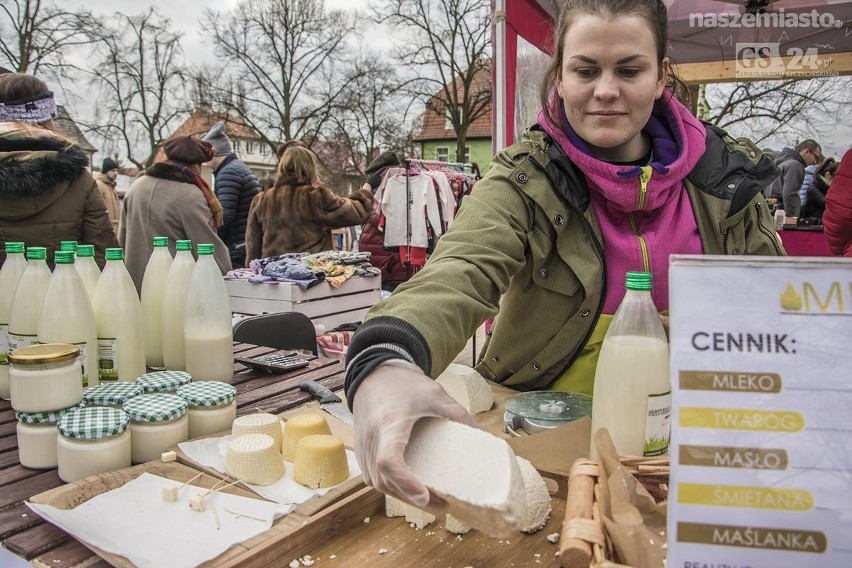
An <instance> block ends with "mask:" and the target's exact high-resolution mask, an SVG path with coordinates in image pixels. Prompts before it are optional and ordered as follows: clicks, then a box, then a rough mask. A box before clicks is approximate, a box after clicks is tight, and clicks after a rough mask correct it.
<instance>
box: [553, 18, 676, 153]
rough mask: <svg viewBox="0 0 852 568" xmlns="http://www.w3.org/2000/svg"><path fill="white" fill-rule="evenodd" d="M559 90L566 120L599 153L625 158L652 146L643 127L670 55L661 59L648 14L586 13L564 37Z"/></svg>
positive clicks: (660, 92) (659, 92)
mask: <svg viewBox="0 0 852 568" xmlns="http://www.w3.org/2000/svg"><path fill="white" fill-rule="evenodd" d="M562 57H563V62H562V69H560V70H559V76H558V77H557V83H556V90H557V92H558V93H559V97H560V98H561V99H562V103H563V105H564V107H565V114H566V115H567V116H568V123H569V124H570V125H571V127H572V128H573V129H574V131H575V132H576V133H577V134H578V135H579V136H580V137H581V138H582V139H583V140H585V141H586V143H587V144H588V145H589V149H590V150H591V152H592V153H593V154H594V155H595V156H596V157H597V158H599V159H601V160H605V161H613V162H627V161H632V160H638V159H640V158H641V157H642V156H643V155H644V154H645V153H646V152H647V149H648V146H647V143H646V142H644V141H643V139H642V135H641V131H642V128H643V127H644V126H645V124H646V123H647V122H648V118H649V117H650V116H651V109H652V108H653V106H654V101H655V100H656V99H658V98H659V97H660V96H661V95H662V94H663V89H664V87H665V84H666V78H667V75H668V64H669V62H668V58H666V59H665V60H663V65H662V67H661V66H660V65H658V64H657V47H656V44H655V41H654V35H653V33H652V32H651V28H650V25H649V23H648V21H647V20H645V19H644V18H642V17H641V16H637V15H624V16H615V17H613V18H611V19H606V20H604V19H602V18H600V17H598V16H593V15H588V14H587V15H582V16H579V17H578V18H576V20H575V21H574V22H573V23H572V24H571V27H570V28H569V29H568V32H567V33H566V34H565V39H564V41H563V42H562Z"/></svg>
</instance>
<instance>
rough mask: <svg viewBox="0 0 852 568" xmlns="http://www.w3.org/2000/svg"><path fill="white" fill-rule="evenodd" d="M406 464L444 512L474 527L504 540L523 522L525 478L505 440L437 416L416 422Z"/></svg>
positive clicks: (406, 451)
mask: <svg viewBox="0 0 852 568" xmlns="http://www.w3.org/2000/svg"><path fill="white" fill-rule="evenodd" d="M405 461H406V463H407V464H408V467H409V468H410V469H411V472H412V473H413V474H414V475H415V477H417V478H418V479H419V480H420V482H421V483H423V484H424V485H425V486H426V487H428V488H429V490H430V491H432V493H434V494H435V495H437V496H438V497H440V498H442V499H444V500H445V501H446V502H447V505H448V509H447V513H449V514H451V515H452V516H454V517H456V518H457V519H459V520H460V521H462V522H464V523H465V524H468V525H470V526H471V527H472V528H475V529H478V530H480V531H481V532H483V533H485V534H488V535H491V536H495V537H499V538H502V537H507V536H511V535H512V534H513V533H515V532H517V531H518V530H520V528H521V525H522V524H523V521H524V513H525V509H524V508H525V501H524V480H523V477H522V476H521V472H520V469H519V468H518V462H517V461H516V460H515V454H514V453H513V452H512V449H511V448H510V447H509V444H507V443H506V441H505V440H501V439H500V438H498V437H496V436H493V435H491V434H489V433H488V432H485V431H483V430H479V429H477V428H472V427H470V426H467V425H465V424H460V423H458V422H452V421H449V420H444V419H441V418H421V419H420V420H418V421H417V422H416V423H415V424H414V429H413V430H412V432H411V437H410V438H409V440H408V445H407V446H406V448H405Z"/></svg>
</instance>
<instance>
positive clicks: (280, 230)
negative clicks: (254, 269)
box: [246, 143, 373, 261]
mask: <svg viewBox="0 0 852 568" xmlns="http://www.w3.org/2000/svg"><path fill="white" fill-rule="evenodd" d="M281 150H283V151H281V152H280V156H281V157H280V159H279V161H278V168H277V172H276V176H275V185H274V187H272V188H271V189H268V190H266V191H264V192H262V193H259V194H258V195H257V196H256V197H255V198H254V201H252V205H251V210H250V211H249V217H248V227H247V229H246V259H247V261H251V260H252V259H257V258H266V257H269V256H277V255H279V254H283V253H285V252H308V253H317V252H322V251H327V250H333V248H334V246H333V242H332V238H331V231H332V230H333V229H339V228H342V227H351V226H353V225H360V224H362V223H363V222H364V221H366V220H367V219H368V218H369V216H370V210H371V207H372V203H373V195H372V192H370V191H369V190H366V189H360V190H358V191H356V192H354V193H353V194H352V195H350V196H349V197H340V196H338V195H336V194H335V193H334V192H333V191H332V190H331V189H329V188H327V187H323V186H322V185H321V183H320V176H319V169H318V166H317V158H316V155H314V153H313V152H311V150H309V149H308V148H307V147H305V146H304V145H303V144H294V143H290V144H288V145H286V146H285V147H284V148H282V149H281Z"/></svg>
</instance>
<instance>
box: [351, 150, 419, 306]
mask: <svg viewBox="0 0 852 568" xmlns="http://www.w3.org/2000/svg"><path fill="white" fill-rule="evenodd" d="M401 165H402V162H400V160H399V156H397V155H396V154H395V153H393V152H384V153H383V154H380V155H379V156H378V157H377V158H376V159H374V160H373V161H372V162H370V164H369V165H368V166H367V169H366V171H365V172H364V173H365V174H367V180H366V181H365V182H364V185H363V186H362V187H361V189H366V190H369V191H371V192H375V191H376V189H378V187H379V186H380V185H381V184H382V178H383V177H384V175H385V172H386V171H387V170H388V168H391V167H394V166H401ZM380 217H381V213H380V212H379V211H378V210H377V203H375V201H374V203H373V211H372V213H371V214H370V218H369V219H367V221H366V222H365V223H364V225H363V226H362V227H361V237H360V239H359V241H358V250H359V251H362V252H369V253H370V264H372V265H373V266H375V267H376V268H378V269H379V270H381V271H382V290H387V291H389V292H392V291H393V290H394V289H396V287H397V286H399V285H400V284H401V283H402V282H405V281H406V280H408V279H409V278H410V277H411V275H410V273H409V270H408V267H407V266H406V265H405V264H404V263H403V262H402V260H401V259H400V258H399V252H397V251H396V250H388V249H386V248H385V245H384V243H385V236H384V234H383V233H382V231H381V230H380V229H379V218H380Z"/></svg>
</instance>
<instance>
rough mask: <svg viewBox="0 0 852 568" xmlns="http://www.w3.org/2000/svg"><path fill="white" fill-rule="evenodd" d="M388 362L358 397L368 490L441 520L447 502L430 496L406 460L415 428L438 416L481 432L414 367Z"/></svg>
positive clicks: (359, 447)
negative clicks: (436, 516)
mask: <svg viewBox="0 0 852 568" xmlns="http://www.w3.org/2000/svg"><path fill="white" fill-rule="evenodd" d="M400 363H402V362H396V361H393V362H386V363H383V364H381V365H379V366H378V367H376V369H375V370H374V371H373V372H372V373H370V374H369V375H368V376H367V378H365V379H364V380H363V381H362V382H361V384H360V385H359V386H358V390H357V392H356V393H355V401H354V403H353V405H352V410H353V412H352V415H353V421H354V425H355V449H356V455H357V456H358V463H359V464H360V466H361V473H362V474H363V476H364V480H365V481H366V482H367V484H368V485H372V486H373V487H375V488H376V489H378V490H379V491H381V492H382V493H386V494H390V495H393V496H395V497H397V498H399V499H402V500H403V501H407V502H408V503H411V504H412V505H414V506H415V507H418V508H420V509H424V510H427V511H429V512H431V513H433V514H441V511H442V509H443V508H444V506H445V504H444V502H443V500H441V499H439V498H438V497H435V496H434V495H432V494H430V493H429V490H428V489H427V488H426V486H425V485H423V484H422V483H420V481H419V480H418V479H417V478H416V477H414V475H412V474H411V471H410V470H409V468H408V465H406V463H405V460H404V455H405V445H406V444H407V443H408V438H409V437H410V436H411V430H412V428H413V427H414V423H415V422H417V421H418V420H419V419H420V418H425V417H427V416H435V417H440V418H447V419H449V420H454V421H456V422H461V423H463V424H467V425H469V426H473V427H474V428H478V426H477V424H476V421H475V420H474V419H473V416H471V415H470V414H469V413H468V412H467V410H465V409H464V407H463V406H462V405H460V404H459V403H458V402H456V401H455V400H454V399H453V398H452V397H451V396H450V395H448V394H447V393H446V391H445V390H444V389H443V387H441V385H439V384H438V383H436V382H435V381H434V380H432V379H431V378H429V377H427V376H426V375H424V374H423V372H422V371H421V370H420V369H419V368H417V367H416V366H414V365H411V364H408V363H402V364H400Z"/></svg>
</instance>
